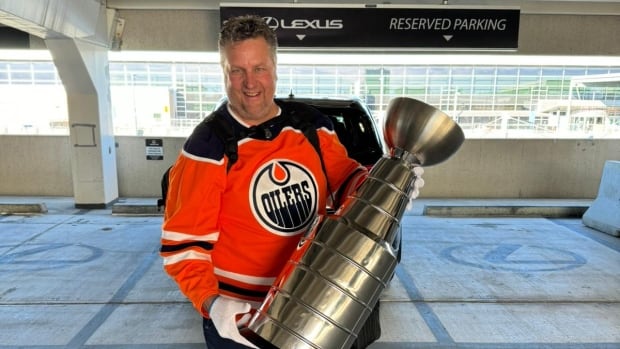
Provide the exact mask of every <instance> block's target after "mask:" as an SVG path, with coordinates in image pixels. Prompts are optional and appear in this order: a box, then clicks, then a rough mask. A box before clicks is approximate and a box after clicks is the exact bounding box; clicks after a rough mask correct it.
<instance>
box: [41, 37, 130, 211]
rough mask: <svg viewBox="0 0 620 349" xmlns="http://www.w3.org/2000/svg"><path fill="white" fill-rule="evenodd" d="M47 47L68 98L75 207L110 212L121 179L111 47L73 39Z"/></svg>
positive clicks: (54, 41)
mask: <svg viewBox="0 0 620 349" xmlns="http://www.w3.org/2000/svg"><path fill="white" fill-rule="evenodd" d="M45 44H46V46H47V48H48V49H49V51H50V52H51V54H52V57H53V60H54V64H55V65H56V68H57V70H58V74H59V75H60V78H61V80H62V82H63V85H64V86H65V89H66V93H67V105H68V111H69V134H70V139H71V141H70V144H71V150H70V151H71V169H72V174H73V193H74V199H75V207H77V208H105V207H108V206H109V205H110V204H112V203H113V202H114V201H116V199H118V179H117V169H116V147H115V141H114V133H113V127H112V115H111V107H110V82H109V80H110V79H109V68H108V53H107V48H105V47H102V46H99V45H95V44H92V43H89V42H85V41H81V40H79V39H72V38H52V39H46V40H45ZM59 151H63V150H61V149H59Z"/></svg>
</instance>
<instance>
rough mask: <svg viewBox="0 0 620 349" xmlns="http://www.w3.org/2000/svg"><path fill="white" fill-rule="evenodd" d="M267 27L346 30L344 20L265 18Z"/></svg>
mask: <svg viewBox="0 0 620 349" xmlns="http://www.w3.org/2000/svg"><path fill="white" fill-rule="evenodd" d="M263 19H265V22H267V25H268V26H269V27H270V28H271V29H273V30H277V29H301V30H303V29H317V30H326V29H327V30H330V29H331V30H338V29H342V28H344V23H343V20H342V19H301V18H299V19H291V20H286V19H278V18H276V17H271V16H267V17H263Z"/></svg>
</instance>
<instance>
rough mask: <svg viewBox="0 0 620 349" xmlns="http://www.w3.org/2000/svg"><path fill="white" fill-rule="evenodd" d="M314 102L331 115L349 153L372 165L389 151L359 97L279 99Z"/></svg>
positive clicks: (365, 164) (368, 165)
mask: <svg viewBox="0 0 620 349" xmlns="http://www.w3.org/2000/svg"><path fill="white" fill-rule="evenodd" d="M277 99H279V100H282V101H296V102H301V103H304V104H308V105H311V106H313V107H315V108H316V109H318V110H319V111H321V112H322V113H323V114H325V115H327V116H328V117H329V118H330V119H331V121H332V123H333V124H334V129H335V131H336V134H337V135H338V139H340V142H341V143H342V144H343V145H344V146H345V148H347V152H348V153H349V156H350V157H352V158H353V159H355V160H357V161H359V162H360V163H361V164H362V165H364V166H366V167H368V168H370V167H372V166H373V165H374V164H375V163H376V162H377V160H379V158H381V156H382V155H383V154H384V153H385V149H384V146H383V142H382V141H381V139H382V138H381V136H380V133H379V130H378V128H377V125H376V123H375V120H374V119H373V117H372V114H371V113H370V110H369V109H368V108H367V107H366V105H365V104H364V103H363V102H362V101H361V100H360V99H358V98H327V97H326V98H305V97H294V96H288V97H287V98H277Z"/></svg>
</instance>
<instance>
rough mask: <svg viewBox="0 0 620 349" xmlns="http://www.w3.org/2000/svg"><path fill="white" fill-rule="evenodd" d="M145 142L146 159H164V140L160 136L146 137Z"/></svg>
mask: <svg viewBox="0 0 620 349" xmlns="http://www.w3.org/2000/svg"><path fill="white" fill-rule="evenodd" d="M144 143H146V159H147V160H163V159H164V140H163V139H161V138H147V139H145V141H144Z"/></svg>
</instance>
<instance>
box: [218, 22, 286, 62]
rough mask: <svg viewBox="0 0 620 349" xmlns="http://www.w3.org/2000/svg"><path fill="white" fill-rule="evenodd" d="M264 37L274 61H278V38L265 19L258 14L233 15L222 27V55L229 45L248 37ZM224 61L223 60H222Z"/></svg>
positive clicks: (220, 46)
mask: <svg viewBox="0 0 620 349" xmlns="http://www.w3.org/2000/svg"><path fill="white" fill-rule="evenodd" d="M259 37H262V38H264V39H265V41H267V44H268V45H269V47H270V49H271V56H272V58H273V62H274V63H275V62H276V51H277V50H278V38H277V37H276V33H275V32H274V31H273V29H271V28H270V27H269V26H268V25H267V23H266V22H265V20H264V19H263V18H262V17H260V16H257V15H243V16H237V17H231V18H229V19H227V20H226V21H224V23H223V24H222V28H221V29H220V36H219V39H218V46H219V49H220V55H221V54H222V52H223V51H224V48H225V47H226V46H228V45H231V44H234V43H236V42H239V41H243V40H247V39H255V38H259ZM222 63H223V62H222Z"/></svg>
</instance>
